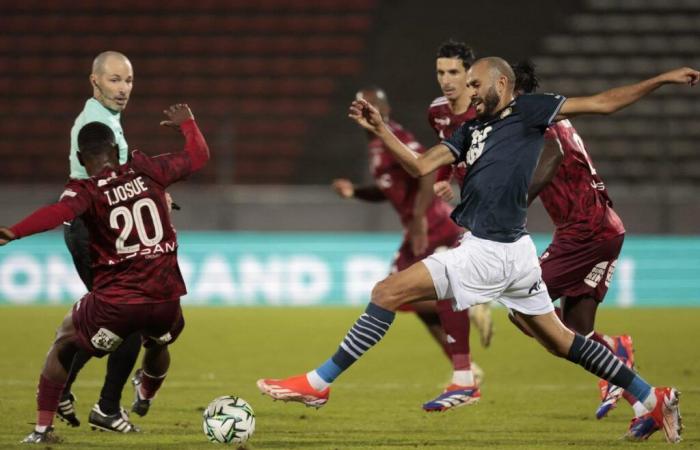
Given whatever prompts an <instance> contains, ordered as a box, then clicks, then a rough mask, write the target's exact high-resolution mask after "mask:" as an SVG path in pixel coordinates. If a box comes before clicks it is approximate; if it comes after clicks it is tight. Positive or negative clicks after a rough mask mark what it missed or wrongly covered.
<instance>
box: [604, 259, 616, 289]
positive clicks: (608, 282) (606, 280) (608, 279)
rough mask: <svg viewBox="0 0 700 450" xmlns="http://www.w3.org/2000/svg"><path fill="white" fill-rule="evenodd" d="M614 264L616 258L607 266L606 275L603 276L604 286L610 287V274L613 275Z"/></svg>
mask: <svg viewBox="0 0 700 450" xmlns="http://www.w3.org/2000/svg"><path fill="white" fill-rule="evenodd" d="M616 264H617V260H616V259H615V260H613V262H611V263H610V267H609V268H608V275H607V276H606V277H605V287H610V282H611V281H612V276H613V272H615V265H616Z"/></svg>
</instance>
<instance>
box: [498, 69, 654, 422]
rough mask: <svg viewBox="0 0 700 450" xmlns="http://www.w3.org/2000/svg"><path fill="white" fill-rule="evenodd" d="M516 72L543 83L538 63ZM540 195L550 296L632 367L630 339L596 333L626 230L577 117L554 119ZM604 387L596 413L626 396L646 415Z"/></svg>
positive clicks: (569, 319) (533, 191)
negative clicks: (547, 231) (548, 223)
mask: <svg viewBox="0 0 700 450" xmlns="http://www.w3.org/2000/svg"><path fill="white" fill-rule="evenodd" d="M513 70H514V72H515V78H516V82H515V90H516V93H517V94H518V95H520V94H531V93H533V92H535V90H536V89H537V87H538V86H539V82H538V80H537V75H536V74H535V67H534V65H533V64H532V63H530V62H529V61H522V62H520V63H518V64H516V65H514V66H513ZM537 196H539V197H540V200H541V201H542V204H543V205H544V207H545V209H546V210H547V213H548V214H549V216H550V217H551V219H552V222H554V225H555V226H556V230H555V232H554V237H553V240H552V243H551V244H550V245H549V247H548V248H547V250H545V252H544V253H543V254H542V256H541V257H540V267H541V268H542V280H544V282H545V284H546V285H547V291H548V292H549V296H550V297H551V299H552V300H553V301H554V300H557V299H560V305H561V310H560V312H561V318H562V321H563V322H564V325H566V326H567V327H569V328H570V329H571V330H572V331H574V332H576V333H578V334H581V335H583V336H585V337H587V338H590V339H593V340H595V341H597V342H599V343H601V344H603V345H605V346H606V347H608V348H609V349H610V350H611V351H613V353H615V354H616V355H617V356H618V357H619V358H620V359H621V360H622V361H623V362H624V363H625V364H627V365H628V366H629V367H632V366H633V365H634V350H633V347H632V338H631V337H630V336H628V335H622V336H615V337H612V338H611V337H609V336H607V335H604V334H602V333H599V332H596V331H595V330H594V325H595V317H596V311H597V309H598V305H599V304H600V303H601V302H602V301H603V299H604V298H605V294H606V293H607V291H608V287H609V285H610V281H611V279H612V275H613V271H614V269H615V263H616V261H617V258H618V256H619V254H620V250H621V249H622V243H623V240H624V237H625V228H624V226H623V224H622V220H621V219H620V218H619V217H618V215H617V214H616V213H615V211H614V210H613V208H612V201H611V200H610V197H609V196H608V192H607V190H606V189H605V184H604V183H603V180H602V179H601V178H600V176H599V175H598V173H597V172H596V170H595V168H594V167H593V162H592V160H591V158H590V156H589V155H588V152H587V151H586V147H585V146H584V144H583V140H582V139H581V137H580V136H579V135H578V133H577V132H576V129H575V128H574V127H573V125H572V124H571V122H570V121H569V120H561V121H559V122H556V123H553V124H552V125H551V126H550V127H549V128H547V131H546V132H545V134H544V147H543V150H542V154H541V155H540V161H539V164H538V166H537V169H536V170H535V173H534V175H533V178H532V182H531V183H530V187H529V189H528V205H530V204H532V202H533V201H534V200H535V198H536V197H537ZM509 317H511V319H512V316H509ZM515 323H516V325H517V322H515ZM600 387H601V396H602V400H603V401H602V403H601V405H600V406H599V407H598V410H597V411H596V417H597V418H598V419H601V418H603V417H605V416H606V415H607V413H608V412H609V411H610V410H611V409H612V408H614V407H615V404H616V403H617V400H618V399H619V398H620V396H622V395H625V398H626V399H627V400H628V401H629V402H630V403H631V404H632V405H633V409H634V411H635V417H636V418H640V417H642V416H644V415H645V414H646V409H645V408H644V406H643V405H642V404H641V403H639V402H636V401H635V400H634V398H633V397H632V396H631V395H630V394H629V393H624V394H623V391H622V389H620V388H619V387H617V386H615V385H611V384H609V383H608V382H607V381H605V380H600ZM635 420H637V419H635ZM653 425H654V424H653V422H651V423H647V424H646V426H653ZM640 426H641V423H640V424H639V426H637V427H635V428H634V429H635V431H638V430H639V429H640Z"/></svg>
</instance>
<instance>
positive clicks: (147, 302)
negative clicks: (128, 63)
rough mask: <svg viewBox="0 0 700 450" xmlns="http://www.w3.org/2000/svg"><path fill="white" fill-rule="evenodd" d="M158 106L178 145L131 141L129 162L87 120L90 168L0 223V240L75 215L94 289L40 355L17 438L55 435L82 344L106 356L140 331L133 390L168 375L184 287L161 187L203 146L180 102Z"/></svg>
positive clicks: (202, 154)
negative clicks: (28, 425) (152, 149)
mask: <svg viewBox="0 0 700 450" xmlns="http://www.w3.org/2000/svg"><path fill="white" fill-rule="evenodd" d="M164 112H165V114H166V116H167V117H168V119H169V120H166V121H163V122H161V124H162V125H166V126H170V127H175V128H179V129H180V130H181V131H182V134H183V135H184V137H185V149H184V151H182V152H178V153H173V154H167V155H161V156H158V157H155V158H150V157H148V156H146V155H145V154H143V153H141V152H138V151H135V152H133V153H132V157H131V160H130V161H129V162H127V163H126V164H121V165H120V164H119V154H118V145H117V143H116V141H115V136H114V134H113V133H112V130H111V129H110V128H109V127H108V126H106V125H105V124H103V123H100V122H91V123H89V124H87V125H85V126H84V127H83V128H82V129H81V130H80V133H79V134H78V146H79V152H78V158H79V160H80V162H81V164H83V165H84V166H85V168H86V169H87V172H88V174H89V175H90V178H87V179H85V180H71V181H69V182H68V184H67V185H66V189H65V190H64V191H63V194H62V195H61V198H60V200H59V201H58V202H57V203H55V204H53V205H49V206H46V207H43V208H41V209H39V210H37V211H36V212H34V213H33V214H31V215H29V216H28V217H27V218H25V219H24V220H22V221H21V222H19V223H18V224H16V225H14V226H12V227H11V228H9V229H8V228H0V245H5V244H7V243H8V242H9V241H12V240H14V239H19V238H22V237H26V236H30V235H32V234H36V233H40V232H43V231H47V230H50V229H53V228H55V227H57V226H58V225H60V224H61V223H63V222H64V221H70V220H72V219H74V218H75V217H77V216H82V217H83V219H84V221H85V224H86V226H87V228H88V230H89V235H90V249H91V256H92V261H93V268H94V271H93V280H94V283H93V289H92V290H91V291H90V292H89V293H87V294H86V295H85V296H84V297H83V298H82V299H81V300H80V301H79V302H77V303H76V304H75V305H74V306H73V308H72V311H71V312H70V313H69V314H67V315H66V317H65V318H64V320H63V323H62V325H61V327H60V328H59V330H58V332H57V333H56V339H55V341H54V343H53V345H52V346H51V348H50V350H49V353H48V355H47V356H46V362H45V364H44V368H43V370H42V372H41V376H40V378H39V387H38V394H37V406H38V408H37V410H38V412H37V422H36V426H35V427H34V431H33V432H32V433H30V434H29V435H28V436H27V437H26V438H25V439H24V440H23V441H22V442H24V443H52V442H57V441H58V438H57V437H56V436H55V435H54V434H53V432H52V430H53V428H52V422H53V418H54V415H55V413H56V409H57V407H58V402H59V399H60V395H61V392H62V391H63V388H64V385H65V383H66V380H67V377H68V370H69V369H70V364H71V361H73V357H74V356H75V354H76V353H77V351H78V350H79V349H83V350H85V351H87V352H89V353H90V354H92V355H94V356H98V357H99V356H104V355H105V354H107V353H110V352H113V351H114V350H115V349H117V348H118V347H119V345H120V344H121V343H122V342H123V340H124V338H125V337H126V336H128V335H130V334H132V333H135V332H138V333H140V334H141V336H142V338H143V345H144V347H145V349H146V351H145V353H144V356H143V362H142V368H141V371H142V372H141V383H140V384H139V386H138V389H139V396H140V397H141V398H142V399H143V400H144V401H148V402H150V401H152V399H153V398H154V397H155V395H156V392H157V391H158V389H159V387H160V386H161V384H162V383H163V381H164V379H165V376H166V373H167V371H168V367H169V365H170V354H169V352H168V345H169V344H172V343H173V342H174V341H175V340H176V339H177V337H178V335H179V334H180V332H181V331H182V329H183V327H184V324H185V323H184V319H183V317H182V310H181V308H180V297H181V296H182V295H184V294H185V293H186V289H185V284H184V281H183V279H182V275H181V274H180V268H179V267H178V264H177V246H178V245H177V238H176V235H175V229H174V228H173V226H172V224H171V222H170V214H169V212H168V205H167V200H166V198H165V188H166V187H168V186H169V185H170V184H172V183H175V182H177V181H179V180H182V179H183V178H185V177H187V176H188V175H190V174H191V173H193V172H196V171H197V170H199V169H201V168H202V167H203V166H204V165H205V163H206V162H207V160H208V159H209V149H208V147H207V144H206V142H205V140H204V137H203V136H202V134H201V132H200V131H199V128H198V127H197V124H196V123H195V121H194V118H193V116H192V113H191V112H190V109H189V108H188V107H187V105H182V104H178V105H174V106H171V107H170V108H169V109H167V110H166V111H164ZM115 426H116V427H117V428H119V427H120V426H122V427H126V426H128V424H127V423H126V422H125V421H123V422H122V423H121V424H116V425H115Z"/></svg>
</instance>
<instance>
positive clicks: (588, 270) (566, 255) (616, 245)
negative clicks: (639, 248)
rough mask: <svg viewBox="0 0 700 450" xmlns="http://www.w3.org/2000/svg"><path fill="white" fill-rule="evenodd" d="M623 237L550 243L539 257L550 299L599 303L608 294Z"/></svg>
mask: <svg viewBox="0 0 700 450" xmlns="http://www.w3.org/2000/svg"><path fill="white" fill-rule="evenodd" d="M624 240H625V235H624V234H621V235H619V236H615V237H613V238H610V239H607V240H603V241H590V242H573V241H553V242H552V243H551V244H549V247H547V250H546V251H545V252H544V253H543V254H542V256H540V267H541V268H542V279H543V280H544V282H545V284H546V285H547V290H548V291H549V296H550V297H551V298H552V300H556V299H558V298H559V297H580V296H582V295H590V296H591V297H593V299H595V301H597V302H602V301H603V299H604V298H605V294H606V293H607V292H608V287H609V286H610V281H611V280H612V276H613V272H614V271H615V264H616V263H617V257H618V256H619V255H620V250H621V249H622V242H623V241H624Z"/></svg>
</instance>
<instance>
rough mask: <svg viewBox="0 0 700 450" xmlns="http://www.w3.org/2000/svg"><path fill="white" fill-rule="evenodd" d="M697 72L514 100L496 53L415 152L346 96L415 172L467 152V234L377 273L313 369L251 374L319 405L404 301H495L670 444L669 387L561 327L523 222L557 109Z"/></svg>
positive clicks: (672, 395)
mask: <svg viewBox="0 0 700 450" xmlns="http://www.w3.org/2000/svg"><path fill="white" fill-rule="evenodd" d="M699 79H700V73H699V72H697V71H696V70H693V69H689V68H681V69H677V70H674V71H671V72H667V73H664V74H661V75H659V76H657V77H654V78H651V79H648V80H645V81H642V82H639V83H637V84H634V85H629V86H624V87H619V88H615V89H611V90H608V91H605V92H603V93H600V94H597V95H594V96H589V97H578V98H570V99H568V100H567V99H566V98H565V97H563V96H560V95H542V94H531V95H521V96H519V97H517V98H514V92H513V88H514V84H515V75H514V73H513V70H512V69H511V67H510V65H509V64H508V63H507V62H506V61H504V60H503V59H501V58H496V57H490V58H482V59H480V60H478V61H477V62H476V63H475V64H474V65H473V66H472V67H471V68H470V69H469V73H468V86H469V87H470V89H471V92H472V95H471V97H472V105H473V106H474V107H475V108H476V113H477V118H476V119H475V120H472V121H469V122H466V123H465V124H464V125H462V127H461V128H460V129H459V130H458V131H457V132H456V133H455V134H453V136H452V137H451V138H450V139H448V140H446V141H443V142H442V143H441V144H438V145H436V146H434V147H432V148H431V149H429V150H428V151H427V152H425V153H423V154H418V153H415V152H413V151H412V150H411V149H409V148H407V147H406V146H404V145H403V144H402V143H401V141H399V140H398V139H397V138H396V136H394V135H393V133H391V131H390V130H389V129H388V127H387V126H386V124H385V123H384V121H383V120H382V119H381V115H380V114H379V112H378V111H377V110H376V108H374V107H372V106H371V105H370V104H369V103H367V102H366V101H363V100H356V101H354V102H353V103H352V105H351V107H350V114H349V115H350V117H351V118H353V119H354V120H356V121H357V122H358V123H359V124H360V125H362V126H363V127H365V128H366V129H368V130H370V131H372V132H373V133H375V134H376V135H377V136H378V137H379V138H380V139H381V140H382V141H383V142H384V143H385V144H386V145H387V148H388V149H389V150H390V151H391V152H392V153H393V154H394V156H395V157H396V158H397V160H398V161H399V162H400V163H401V164H402V165H403V166H404V168H405V169H406V170H407V171H408V172H409V173H411V174H412V175H413V176H416V177H418V176H423V175H425V174H428V173H431V172H433V171H435V170H436V169H438V168H439V167H441V166H444V165H448V164H453V163H455V162H457V161H464V162H466V164H467V167H468V171H467V175H466V178H465V180H464V183H463V188H462V196H461V201H460V204H459V205H458V206H457V208H456V209H455V210H454V212H453V213H452V218H453V219H454V220H455V221H456V222H457V223H458V224H459V225H462V226H463V227H464V228H466V229H468V230H470V233H467V234H466V235H465V237H464V239H463V240H462V243H461V244H460V246H459V247H458V248H455V249H451V250H448V251H445V252H442V253H437V254H433V255H431V256H429V257H427V258H425V259H424V260H423V261H421V262H418V263H416V264H414V265H413V266H411V267H410V268H408V269H407V270H405V271H403V272H398V273H396V274H393V275H390V276H389V277H388V278H386V279H385V280H383V281H381V282H379V283H377V285H376V286H375V287H374V289H373V291H372V300H371V302H370V304H369V305H368V306H367V309H366V310H365V312H364V314H362V315H361V316H360V318H359V319H358V320H357V322H355V324H354V325H353V327H352V328H351V329H350V331H349V332H348V333H347V335H346V336H345V338H344V339H343V341H342V342H341V344H340V346H339V348H338V350H337V351H336V353H335V354H334V355H332V356H331V358H329V359H328V360H326V361H325V362H324V363H323V364H321V365H320V366H319V367H318V368H317V369H315V370H312V371H310V372H308V373H306V374H302V375H297V376H294V377H291V378H286V379H281V380H275V379H261V380H258V387H259V388H260V390H261V391H262V392H263V393H265V394H267V395H269V396H271V397H273V398H275V399H280V400H294V401H299V402H303V403H305V404H306V405H310V406H317V407H319V406H322V405H323V404H325V403H326V402H327V401H328V396H329V393H330V385H331V383H333V381H335V379H336V378H337V377H338V376H339V375H340V374H341V373H343V371H345V370H347V369H348V368H349V367H350V366H351V365H352V364H353V363H354V362H355V361H357V360H358V359H359V358H360V357H361V356H362V355H363V354H364V353H365V352H366V351H367V350H369V349H370V348H371V347H373V346H374V345H375V344H377V343H378V342H379V341H380V340H381V339H382V338H383V337H384V335H385V334H386V332H387V331H388V329H389V327H390V326H391V323H392V322H393V320H394V316H395V311H396V310H397V309H398V308H399V307H400V306H401V305H404V304H406V303H411V302H416V301H423V300H428V299H434V298H438V299H447V298H454V305H453V306H454V307H455V308H456V309H465V308H468V307H470V306H472V305H474V304H478V303H486V302H489V301H493V300H498V301H499V302H500V303H502V304H504V305H505V306H506V307H508V308H509V309H511V310H513V311H514V316H515V317H516V320H518V321H519V322H521V323H522V325H523V326H525V327H526V328H527V329H529V330H530V331H531V333H532V334H533V335H534V336H535V338H536V339H537V340H538V341H539V342H540V343H541V344H542V345H543V346H544V347H545V348H546V349H547V350H548V351H550V352H551V353H553V354H554V355H556V356H559V357H561V358H567V359H568V360H569V361H571V362H574V363H577V364H579V365H581V366H582V367H583V368H584V369H586V370H587V371H589V372H591V373H593V374H594V375H596V376H597V377H599V378H603V379H605V380H607V381H609V382H611V383H612V384H615V385H617V386H620V387H621V388H623V389H625V390H627V391H628V392H629V393H630V394H632V395H633V396H634V397H635V398H636V399H638V400H639V401H640V402H641V403H642V404H643V405H644V406H645V407H646V408H647V410H648V411H649V412H648V415H649V417H651V418H652V420H654V422H655V423H656V425H657V426H658V427H660V428H663V429H664V433H665V435H666V440H667V441H669V442H679V441H680V439H681V438H680V432H681V423H680V420H681V419H680V411H679V407H678V402H679V393H678V391H677V390H676V389H675V388H670V387H656V388H654V387H652V386H651V385H649V384H648V383H647V382H646V381H645V380H644V379H642V378H641V377H640V376H639V375H638V374H637V373H635V372H634V371H633V370H632V369H630V368H629V367H627V366H626V365H625V364H624V363H622V362H621V361H620V360H618V359H617V358H616V357H615V355H614V354H613V353H612V352H610V350H608V349H607V348H606V347H605V346H603V345H601V344H600V343H598V342H595V341H593V340H591V339H588V338H586V337H584V336H581V335H580V334H576V333H574V332H572V331H571V330H569V329H568V328H566V326H564V324H562V323H561V321H560V320H559V318H558V317H557V315H556V314H555V313H554V307H553V306H552V302H551V300H550V298H549V295H548V294H547V288H546V286H545V284H544V283H543V282H542V280H541V278H540V277H541V270H540V267H539V263H538V259H537V255H536V253H535V246H534V244H533V243H532V239H531V238H530V236H529V235H528V234H527V231H526V230H525V220H526V215H527V191H528V186H529V185H530V180H531V178H532V174H533V172H534V170H535V166H536V165H537V159H538V157H539V154H540V151H541V149H542V145H543V140H544V138H543V135H544V132H545V130H546V129H547V127H548V126H549V125H550V124H551V123H552V121H553V120H555V118H556V119H558V120H563V119H566V118H569V117H573V116H576V115H580V114H611V113H613V112H615V111H618V110H620V109H622V108H624V107H625V106H628V105H630V104H632V103H634V102H636V101H638V100H639V99H641V98H642V97H644V96H645V95H648V94H649V93H651V92H652V91H654V90H656V89H657V88H659V87H661V86H663V85H664V84H690V85H694V84H696V83H697V82H698V80H699Z"/></svg>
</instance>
